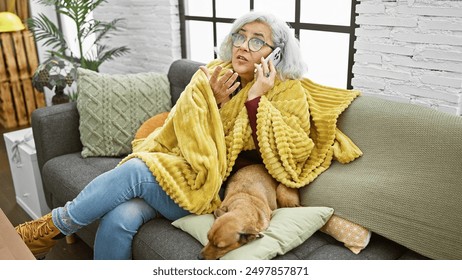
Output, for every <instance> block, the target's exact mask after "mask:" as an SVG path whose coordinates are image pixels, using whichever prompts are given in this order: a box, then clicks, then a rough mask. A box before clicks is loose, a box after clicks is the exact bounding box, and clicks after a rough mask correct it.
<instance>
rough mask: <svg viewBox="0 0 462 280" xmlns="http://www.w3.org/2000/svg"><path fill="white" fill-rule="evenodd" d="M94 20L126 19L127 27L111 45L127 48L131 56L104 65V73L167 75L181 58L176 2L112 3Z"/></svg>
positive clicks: (124, 22) (142, 1) (124, 23)
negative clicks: (157, 73) (159, 73)
mask: <svg viewBox="0 0 462 280" xmlns="http://www.w3.org/2000/svg"><path fill="white" fill-rule="evenodd" d="M93 16H94V18H96V19H98V20H103V21H111V20H113V19H114V18H124V19H125V20H124V21H123V22H122V23H121V26H123V28H122V29H121V30H120V31H119V32H117V33H115V34H114V36H112V37H111V38H110V39H109V40H108V41H105V42H106V43H107V44H108V45H112V46H127V47H129V48H130V50H131V51H130V53H128V54H126V55H124V56H121V57H117V58H116V59H114V60H110V61H107V62H105V63H103V64H102V65H101V67H100V69H99V70H100V72H101V73H111V74H113V73H139V72H147V71H157V72H163V73H166V72H167V71H168V67H169V66H170V64H171V63H172V61H174V60H176V59H179V58H181V40H180V22H179V15H178V1H176V0H156V1H152V0H136V1H126V0H111V1H108V2H107V3H105V4H103V5H102V6H101V7H100V8H99V9H98V10H96V11H95V12H94V15H93Z"/></svg>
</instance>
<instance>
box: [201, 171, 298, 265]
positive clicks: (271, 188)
mask: <svg viewBox="0 0 462 280" xmlns="http://www.w3.org/2000/svg"><path fill="white" fill-rule="evenodd" d="M299 205H300V198H299V195H298V189H292V188H288V187H286V186H284V185H283V184H279V183H278V182H277V181H276V180H274V179H273V178H272V177H271V175H270V174H269V173H268V171H267V170H266V169H265V167H264V166H263V165H262V164H255V165H249V166H246V167H244V168H242V169H239V170H238V171H237V172H236V173H235V174H234V175H233V176H232V177H231V178H230V179H229V181H228V184H227V187H226V192H225V199H224V200H223V202H222V204H221V206H220V208H218V209H217V210H215V212H214V215H215V218H216V219H215V222H214V223H213V225H212V227H211V228H210V230H209V232H208V234H207V237H208V239H209V243H208V244H207V245H206V246H205V247H204V248H203V249H202V251H201V254H200V256H199V258H200V259H207V260H212V259H219V258H221V257H222V256H223V255H225V254H226V253H228V252H229V251H231V250H234V249H236V248H239V247H241V246H242V245H244V244H247V243H248V242H250V241H252V240H255V239H257V238H260V237H262V234H261V232H262V231H264V230H265V229H266V228H268V226H269V222H270V219H271V212H272V211H273V210H274V209H276V208H278V207H279V208H280V207H296V206H299Z"/></svg>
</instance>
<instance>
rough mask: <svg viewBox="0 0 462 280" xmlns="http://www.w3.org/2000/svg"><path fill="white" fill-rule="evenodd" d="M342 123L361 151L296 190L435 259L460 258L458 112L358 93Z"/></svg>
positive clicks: (461, 131) (461, 132)
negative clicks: (357, 155)
mask: <svg viewBox="0 0 462 280" xmlns="http://www.w3.org/2000/svg"><path fill="white" fill-rule="evenodd" d="M338 126H339V128H340V129H341V130H342V131H343V132H344V133H346V134H347V135H348V136H349V137H350V138H351V139H352V140H353V141H354V142H355V143H356V144H357V145H358V146H359V147H361V149H362V151H363V152H364V155H363V156H362V157H361V158H359V159H357V160H355V161H354V162H352V163H350V164H347V165H342V164H339V163H337V162H335V163H334V164H332V165H331V167H330V168H329V169H328V170H326V172H325V173H323V174H322V175H321V176H319V177H318V178H317V179H316V180H315V181H313V182H312V183H311V184H310V185H309V186H308V187H306V188H303V189H302V190H301V202H302V204H303V205H306V206H328V207H332V208H334V209H335V212H336V214H337V215H339V216H341V217H343V218H345V219H348V220H350V221H352V222H355V223H357V224H360V225H362V226H364V227H366V228H368V229H369V230H371V231H372V232H376V233H378V234H380V235H382V236H385V237H386V238H389V239H391V240H394V241H395V242H397V243H400V244H402V245H404V246H406V247H408V248H410V249H412V250H414V251H416V252H418V253H420V254H422V255H425V256H427V257H430V258H434V259H461V258H462V242H461V239H460V229H461V228H462V210H461V208H460V206H459V205H460V201H459V200H460V197H462V188H461V187H460V175H458V174H460V171H461V170H462V160H461V158H462V141H461V139H462V118H461V117H459V116H454V115H449V114H446V113H442V112H438V111H435V110H431V109H429V108H422V107H420V106H416V105H415V106H412V105H410V104H400V103H396V102H390V101H387V100H382V99H378V98H374V97H368V96H361V97H359V98H358V99H357V100H356V101H355V102H353V104H352V105H351V107H350V108H348V109H347V110H346V111H345V112H344V113H343V114H342V116H341V118H340V119H339V123H338Z"/></svg>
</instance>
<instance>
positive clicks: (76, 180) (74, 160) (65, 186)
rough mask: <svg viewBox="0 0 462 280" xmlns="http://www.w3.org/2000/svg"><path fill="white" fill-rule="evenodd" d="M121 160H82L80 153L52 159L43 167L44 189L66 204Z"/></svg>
mask: <svg viewBox="0 0 462 280" xmlns="http://www.w3.org/2000/svg"><path fill="white" fill-rule="evenodd" d="M120 160H121V159H120V158H117V157H89V158H82V156H81V155H80V153H72V154H67V155H62V156H58V157H55V158H52V159H50V160H49V161H47V162H46V163H45V165H44V166H43V170H42V177H43V180H44V184H43V185H44V188H46V190H47V191H48V192H51V193H52V194H53V196H54V197H55V199H56V200H57V201H61V202H63V203H65V202H66V201H70V200H72V199H74V198H75V197H76V196H77V195H78V194H79V193H80V192H81V191H82V190H83V188H84V187H85V186H86V185H87V184H88V183H90V181H91V180H93V179H94V178H96V177H97V176H99V175H100V174H101V173H104V172H106V171H109V170H111V169H113V168H114V167H115V166H116V165H117V164H118V163H119V162H120ZM60 206H62V205H60Z"/></svg>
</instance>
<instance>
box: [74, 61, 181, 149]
mask: <svg viewBox="0 0 462 280" xmlns="http://www.w3.org/2000/svg"><path fill="white" fill-rule="evenodd" d="M77 75H78V76H77V91H78V98H77V109H78V112H79V115H80V124H79V130H80V140H81V141H82V144H83V149H82V156H83V157H90V156H124V155H127V154H129V153H130V152H131V142H132V141H133V139H134V136H135V133H136V130H137V129H138V128H139V126H140V125H141V124H142V123H143V122H144V121H146V120H147V119H149V118H150V117H152V116H154V115H156V114H158V113H161V112H165V111H169V110H170V109H171V107H172V104H171V98H170V85H169V81H168V78H167V75H166V74H162V73H155V72H149V73H138V74H101V73H97V72H94V71H90V70H87V69H82V68H79V69H77Z"/></svg>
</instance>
